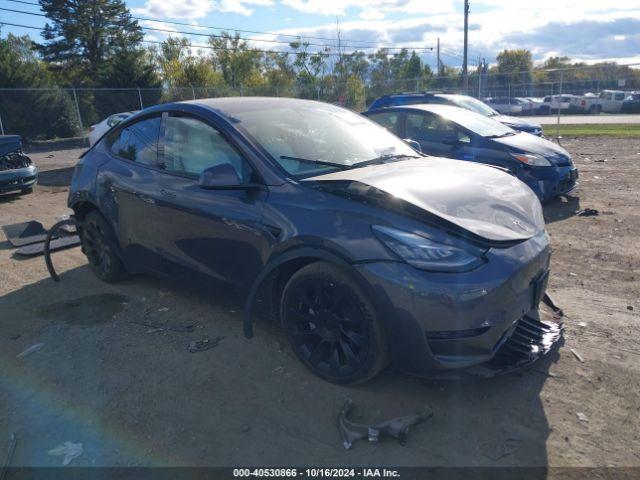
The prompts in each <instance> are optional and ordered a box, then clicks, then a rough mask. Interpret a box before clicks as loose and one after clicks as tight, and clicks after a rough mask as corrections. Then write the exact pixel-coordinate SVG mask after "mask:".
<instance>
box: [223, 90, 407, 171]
mask: <svg viewBox="0 0 640 480" xmlns="http://www.w3.org/2000/svg"><path fill="white" fill-rule="evenodd" d="M234 119H235V121H236V126H238V127H240V128H242V129H243V130H244V131H245V132H246V133H248V134H249V135H251V136H252V137H253V138H254V139H255V140H256V141H257V142H258V143H259V144H260V145H261V146H262V147H263V148H264V149H265V150H266V151H267V152H268V153H269V155H271V157H273V159H274V160H275V161H276V162H278V163H279V164H280V165H281V166H282V167H283V168H284V169H285V170H286V171H287V172H288V173H289V174H291V175H293V176H295V177H304V176H309V175H315V174H317V173H318V172H324V171H332V170H335V169H344V168H350V167H353V166H354V165H357V164H358V163H362V162H367V161H372V160H375V159H378V158H387V157H392V156H405V155H406V156H417V155H418V154H417V153H416V151H415V150H413V149H412V148H411V147H410V146H409V145H407V144H406V143H405V142H404V141H402V140H401V139H399V138H398V137H396V136H395V135H393V134H391V133H390V132H389V131H388V130H386V129H385V128H383V127H381V126H379V125H378V124H376V123H374V122H372V121H370V120H368V119H367V118H365V117H363V116H361V115H358V114H355V113H353V112H350V111H349V110H345V109H343V108H340V107H335V106H333V105H329V104H321V103H302V102H301V103H299V104H298V103H296V104H293V105H285V106H283V107H280V108H273V107H270V108H268V109H267V108H261V107H259V106H258V107H256V109H254V110H245V111H242V112H237V113H235V114H234ZM334 165H335V166H334Z"/></svg>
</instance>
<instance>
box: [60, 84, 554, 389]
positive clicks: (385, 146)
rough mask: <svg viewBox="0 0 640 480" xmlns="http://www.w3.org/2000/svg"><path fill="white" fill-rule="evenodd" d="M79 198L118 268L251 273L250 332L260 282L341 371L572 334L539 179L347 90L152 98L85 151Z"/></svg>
mask: <svg viewBox="0 0 640 480" xmlns="http://www.w3.org/2000/svg"><path fill="white" fill-rule="evenodd" d="M68 204H69V206H70V207H71V208H72V209H73V210H74V212H75V215H76V218H77V220H78V221H80V222H81V223H80V226H79V231H80V237H81V239H82V249H83V251H84V253H85V254H86V256H87V258H88V260H89V264H90V265H91V268H92V270H93V271H94V273H95V274H96V275H97V276H98V277H99V278H100V279H102V280H103V281H106V282H115V281H117V280H121V279H122V278H124V277H126V276H127V275H128V274H131V273H138V272H149V273H154V274H160V275H168V276H170V277H176V276H180V277H182V278H184V276H185V275H186V276H187V277H188V278H199V277H198V274H200V275H204V276H207V277H210V278H214V279H217V280H221V281H225V282H228V283H230V284H232V285H235V286H237V287H238V288H241V289H243V290H244V291H245V292H246V294H247V296H246V304H245V309H244V311H245V315H244V331H245V334H246V336H247V337H251V335H252V323H251V319H252V315H251V313H252V310H253V306H254V305H255V304H256V299H257V298H260V299H262V300H263V302H262V305H263V306H265V307H267V308H268V309H270V310H271V314H272V315H268V316H269V317H274V318H279V320H280V322H279V323H281V325H282V327H283V329H284V331H285V333H286V335H287V337H288V339H289V342H290V344H291V349H292V351H293V352H294V353H295V354H296V355H297V356H298V358H299V359H300V360H301V361H302V362H303V363H304V365H306V366H307V367H308V368H309V369H310V370H311V371H312V372H313V373H315V374H316V375H318V376H320V377H321V378H323V379H325V380H328V381H332V382H339V383H354V382H362V381H365V380H367V379H369V378H371V377H373V376H374V375H376V373H378V372H379V371H381V370H382V369H383V368H384V367H385V366H386V365H388V364H391V365H393V366H394V367H396V368H398V369H400V370H402V371H405V372H408V373H412V374H415V375H426V376H430V375H432V374H448V372H452V371H457V370H459V369H463V370H464V371H465V372H469V368H472V367H474V366H478V367H477V368H478V369H479V370H478V371H477V372H476V373H478V374H480V373H481V372H482V374H488V373H489V372H493V373H499V372H505V371H509V370H510V369H512V368H517V367H521V366H523V365H526V364H529V363H531V362H532V361H534V360H535V359H537V358H539V357H540V356H541V355H543V354H544V353H546V352H548V351H549V349H550V348H551V346H552V345H553V343H554V341H555V340H558V339H559V336H560V330H559V326H557V325H554V324H552V323H551V322H544V321H541V319H540V318H539V316H538V305H539V303H540V300H541V298H543V295H544V294H545V289H546V285H547V279H548V278H549V260H550V254H551V252H550V248H549V237H548V236H547V233H546V231H545V225H544V218H543V215H542V208H541V206H540V202H538V200H537V198H536V196H535V195H534V194H533V192H532V191H531V190H530V189H529V188H527V187H526V186H525V185H524V184H522V182H520V181H518V180H517V179H516V178H514V177H513V176H511V175H509V174H508V173H505V172H503V171H501V170H500V169H497V168H494V167H490V166H486V165H480V164H466V163H463V162H458V161H454V160H449V159H443V158H432V157H426V156H424V155H422V154H420V153H418V152H416V151H415V150H413V149H412V148H410V147H409V146H408V145H407V143H406V142H404V141H402V140H401V139H399V138H398V137H396V136H395V135H392V134H391V133H389V132H388V131H386V130H385V129H384V128H382V127H380V126H379V125H378V124H376V123H375V122H372V121H370V120H368V119H367V118H365V117H363V116H361V115H358V114H356V113H353V112H351V111H348V110H345V109H343V108H340V107H336V106H333V105H329V104H325V103H320V102H313V101H308V100H296V99H288V98H255V97H253V98H252V97H244V98H218V99H208V100H195V101H193V102H184V103H172V104H164V105H158V106H155V107H151V108H149V109H146V110H143V111H141V112H139V113H137V114H135V115H133V116H131V117H129V118H127V119H125V120H123V121H122V123H121V124H119V125H117V126H116V127H114V128H113V129H112V130H111V131H110V132H109V133H107V134H106V135H105V136H104V137H102V138H101V139H100V140H99V141H98V142H97V143H96V144H95V145H94V146H93V147H92V148H91V149H90V150H89V151H88V152H87V153H86V154H85V155H84V156H83V157H82V158H81V160H80V162H79V163H78V165H77V166H76V168H75V172H74V176H73V180H72V183H71V188H70V191H69V200H68ZM265 313H266V312H265ZM211 321H214V319H211ZM479 365H482V366H481V367H479Z"/></svg>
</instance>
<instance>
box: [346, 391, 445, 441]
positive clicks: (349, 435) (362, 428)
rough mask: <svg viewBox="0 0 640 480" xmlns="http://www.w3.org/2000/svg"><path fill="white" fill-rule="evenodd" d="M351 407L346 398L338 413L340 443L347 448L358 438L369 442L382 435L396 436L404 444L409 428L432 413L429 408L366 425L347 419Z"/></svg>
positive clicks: (350, 402)
mask: <svg viewBox="0 0 640 480" xmlns="http://www.w3.org/2000/svg"><path fill="white" fill-rule="evenodd" d="M353 407H354V403H353V400H351V399H347V401H346V402H345V404H344V406H343V407H342V409H341V410H340V414H339V415H338V431H339V432H340V436H341V437H342V445H343V446H344V448H345V449H347V450H348V449H350V448H351V447H352V446H353V443H354V442H356V441H358V440H362V439H364V438H366V439H368V440H369V441H370V442H377V441H378V440H379V439H380V437H381V436H383V435H388V436H391V437H394V438H397V439H398V440H399V441H400V444H402V445H404V442H405V440H406V436H407V434H408V433H409V429H410V428H411V427H412V426H413V425H417V424H418V423H421V422H424V421H425V420H427V419H428V418H430V417H431V416H432V415H433V412H432V411H431V410H429V411H427V412H425V413H423V414H416V415H407V416H406V417H397V418H392V419H390V420H385V421H383V422H380V423H377V424H373V425H368V424H364V423H357V422H354V421H352V420H349V418H348V415H349V413H350V412H351V410H353Z"/></svg>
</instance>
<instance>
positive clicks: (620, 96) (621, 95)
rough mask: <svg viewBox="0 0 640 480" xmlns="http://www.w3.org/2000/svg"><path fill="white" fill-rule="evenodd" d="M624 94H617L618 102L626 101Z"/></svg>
mask: <svg viewBox="0 0 640 480" xmlns="http://www.w3.org/2000/svg"><path fill="white" fill-rule="evenodd" d="M624 95H625V94H624V93H616V100H624Z"/></svg>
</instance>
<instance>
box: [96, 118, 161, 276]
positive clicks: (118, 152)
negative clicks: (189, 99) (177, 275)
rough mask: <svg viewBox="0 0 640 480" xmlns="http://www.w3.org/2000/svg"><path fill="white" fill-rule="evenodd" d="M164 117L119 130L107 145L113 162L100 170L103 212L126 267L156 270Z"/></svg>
mask: <svg viewBox="0 0 640 480" xmlns="http://www.w3.org/2000/svg"><path fill="white" fill-rule="evenodd" d="M160 125H161V117H160V115H159V114H158V115H153V116H148V117H144V118H141V119H139V120H137V121H136V122H134V123H131V124H128V125H126V126H124V127H123V128H119V129H116V130H115V131H113V132H112V133H111V134H110V135H109V137H107V139H106V142H105V147H106V150H107V154H108V155H109V158H110V161H109V162H108V163H107V164H106V165H105V166H103V167H102V168H101V169H100V173H99V179H100V182H99V183H100V185H101V186H102V187H103V188H104V189H105V192H104V195H102V196H101V199H102V200H101V201H102V202H103V203H102V205H101V206H100V207H101V211H102V212H103V213H104V214H105V215H107V216H108V217H109V219H110V220H111V221H112V224H113V225H114V228H115V231H116V235H117V237H118V241H119V243H120V245H121V246H122V248H123V253H124V255H125V257H126V259H127V263H130V262H133V263H137V264H141V265H144V266H145V267H150V268H153V266H154V265H155V264H156V263H157V258H156V257H155V255H154V252H153V248H152V246H153V244H154V242H155V237H156V235H157V234H158V232H157V229H156V228H155V226H156V223H155V222H154V219H155V217H156V216H157V213H158V212H157V206H156V204H157V200H158V197H159V194H158V141H159V134H160Z"/></svg>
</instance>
